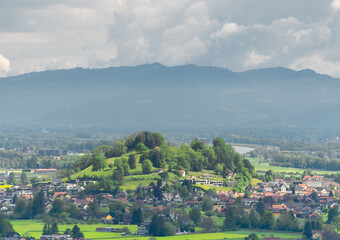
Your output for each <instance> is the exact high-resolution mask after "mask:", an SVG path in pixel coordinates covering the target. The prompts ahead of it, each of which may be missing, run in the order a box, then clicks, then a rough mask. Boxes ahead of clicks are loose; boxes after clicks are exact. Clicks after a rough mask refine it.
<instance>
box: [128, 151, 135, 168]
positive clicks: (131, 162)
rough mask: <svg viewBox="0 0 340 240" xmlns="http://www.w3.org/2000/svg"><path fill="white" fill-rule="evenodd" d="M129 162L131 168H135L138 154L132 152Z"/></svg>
mask: <svg viewBox="0 0 340 240" xmlns="http://www.w3.org/2000/svg"><path fill="white" fill-rule="evenodd" d="M128 162H129V167H130V169H135V168H136V155H135V154H130V155H129V160H128Z"/></svg>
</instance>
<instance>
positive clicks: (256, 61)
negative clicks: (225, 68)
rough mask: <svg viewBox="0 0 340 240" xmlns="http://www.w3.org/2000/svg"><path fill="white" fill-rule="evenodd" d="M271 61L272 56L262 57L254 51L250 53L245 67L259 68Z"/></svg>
mask: <svg viewBox="0 0 340 240" xmlns="http://www.w3.org/2000/svg"><path fill="white" fill-rule="evenodd" d="M270 59H271V57H270V56H266V55H261V54H259V53H257V52H256V51H254V50H252V51H250V52H249V53H248V56H247V60H246V64H245V65H246V66H258V65H260V64H263V63H265V62H268V61H269V60H270Z"/></svg>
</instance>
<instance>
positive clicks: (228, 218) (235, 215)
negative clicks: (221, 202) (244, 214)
mask: <svg viewBox="0 0 340 240" xmlns="http://www.w3.org/2000/svg"><path fill="white" fill-rule="evenodd" d="M240 224H241V219H240V214H239V210H238V207H237V206H236V205H231V206H229V207H228V208H227V211H226V214H225V219H224V222H223V230H224V231H229V230H233V231H234V230H237V229H238V228H239V227H240V226H239V225H240Z"/></svg>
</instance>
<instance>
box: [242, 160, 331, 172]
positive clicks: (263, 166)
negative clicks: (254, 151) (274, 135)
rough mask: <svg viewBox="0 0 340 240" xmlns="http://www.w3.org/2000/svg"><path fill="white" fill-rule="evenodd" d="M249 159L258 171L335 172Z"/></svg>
mask: <svg viewBox="0 0 340 240" xmlns="http://www.w3.org/2000/svg"><path fill="white" fill-rule="evenodd" d="M247 159H249V161H250V162H251V163H252V164H253V165H254V166H255V169H256V171H258V172H259V171H260V172H266V171H268V170H272V171H275V172H280V173H288V174H301V173H303V172H304V171H306V170H310V171H312V173H314V174H320V175H324V174H333V173H334V174H336V173H337V171H324V170H314V169H300V168H289V167H278V166H272V165H269V163H266V162H264V161H263V160H262V159H260V158H251V157H247Z"/></svg>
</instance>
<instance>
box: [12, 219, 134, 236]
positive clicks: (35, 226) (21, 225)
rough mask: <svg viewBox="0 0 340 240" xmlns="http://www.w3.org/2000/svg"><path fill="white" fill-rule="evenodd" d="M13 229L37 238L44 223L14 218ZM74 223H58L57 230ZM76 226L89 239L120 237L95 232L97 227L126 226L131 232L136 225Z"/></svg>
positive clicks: (61, 230)
mask: <svg viewBox="0 0 340 240" xmlns="http://www.w3.org/2000/svg"><path fill="white" fill-rule="evenodd" d="M11 223H12V225H13V227H14V230H15V231H16V232H18V233H19V234H20V235H23V234H24V233H26V232H27V233H29V234H30V235H31V236H32V237H35V238H37V239H39V238H40V236H41V234H42V229H43V227H44V223H41V222H35V221H34V220H16V221H11ZM73 226H74V225H58V228H59V231H60V232H63V231H65V230H66V229H67V228H70V229H72V228H73ZM78 227H79V228H80V230H81V231H82V232H83V233H84V235H85V238H89V239H110V238H116V237H120V236H121V234H120V233H102V232H96V228H97V227H117V228H123V227H128V228H129V230H130V231H131V232H132V233H133V232H135V231H137V226H136V225H128V226H126V225H108V224H91V225H89V224H78Z"/></svg>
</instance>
